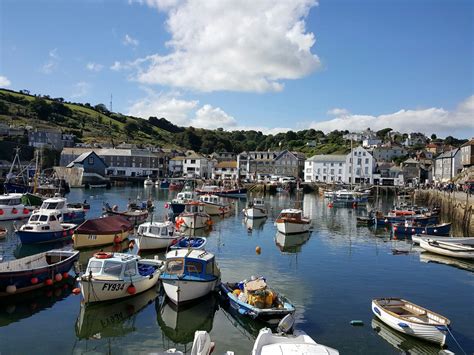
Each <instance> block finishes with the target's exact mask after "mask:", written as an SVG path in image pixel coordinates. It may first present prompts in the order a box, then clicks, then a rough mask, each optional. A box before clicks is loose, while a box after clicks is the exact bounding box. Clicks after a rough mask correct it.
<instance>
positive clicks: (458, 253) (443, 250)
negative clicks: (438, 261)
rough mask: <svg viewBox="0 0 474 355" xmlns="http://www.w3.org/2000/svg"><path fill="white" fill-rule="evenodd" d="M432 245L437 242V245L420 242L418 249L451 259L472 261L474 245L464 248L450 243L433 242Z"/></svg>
mask: <svg viewBox="0 0 474 355" xmlns="http://www.w3.org/2000/svg"><path fill="white" fill-rule="evenodd" d="M433 242H434V243H437V242H438V245H435V244H433V243H432V242H429V241H428V240H424V239H422V240H420V247H421V248H423V249H425V250H426V251H429V252H431V253H435V254H441V255H445V256H450V257H453V258H461V259H474V245H472V244H471V247H470V248H469V249H468V247H464V246H462V245H457V243H452V242H448V241H446V242H445V241H433Z"/></svg>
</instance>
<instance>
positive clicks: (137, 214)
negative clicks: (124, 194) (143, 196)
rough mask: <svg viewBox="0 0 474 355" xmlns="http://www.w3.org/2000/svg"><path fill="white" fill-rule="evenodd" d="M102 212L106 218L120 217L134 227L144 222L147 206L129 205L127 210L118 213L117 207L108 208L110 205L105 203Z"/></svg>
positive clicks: (146, 216) (146, 215)
mask: <svg viewBox="0 0 474 355" xmlns="http://www.w3.org/2000/svg"><path fill="white" fill-rule="evenodd" d="M104 212H105V214H106V215H107V216H122V217H124V218H126V219H127V220H129V221H130V222H131V223H132V224H133V225H135V226H136V225H139V224H140V223H142V222H145V221H146V220H147V218H148V214H149V212H148V207H147V206H142V207H140V206H137V205H136V204H130V205H129V208H128V209H127V210H125V211H119V210H118V206H117V205H114V206H112V207H110V205H109V204H108V203H106V204H105V205H104Z"/></svg>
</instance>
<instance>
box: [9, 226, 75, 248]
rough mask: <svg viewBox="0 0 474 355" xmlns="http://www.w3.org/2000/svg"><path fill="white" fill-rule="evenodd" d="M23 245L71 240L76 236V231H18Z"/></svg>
mask: <svg viewBox="0 0 474 355" xmlns="http://www.w3.org/2000/svg"><path fill="white" fill-rule="evenodd" d="M16 234H17V235H18V237H19V238H20V241H21V244H38V243H51V242H57V241H61V240H65V239H69V238H71V237H72V235H73V234H74V229H68V230H64V231H58V232H31V231H17V232H16Z"/></svg>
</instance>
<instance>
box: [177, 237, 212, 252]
mask: <svg viewBox="0 0 474 355" xmlns="http://www.w3.org/2000/svg"><path fill="white" fill-rule="evenodd" d="M206 243H207V238H205V237H183V238H180V239H175V241H174V242H173V243H172V245H171V249H204V247H205V246H206Z"/></svg>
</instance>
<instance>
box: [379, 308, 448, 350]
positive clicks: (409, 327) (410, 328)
mask: <svg viewBox="0 0 474 355" xmlns="http://www.w3.org/2000/svg"><path fill="white" fill-rule="evenodd" d="M376 309H377V310H379V312H380V314H379V313H378V312H377V311H376ZM372 312H373V313H374V314H375V316H377V318H379V319H380V320H381V321H382V322H384V323H385V324H386V325H388V326H389V327H390V328H393V329H395V330H397V331H399V332H401V333H404V334H408V335H411V336H414V337H417V338H421V339H424V340H428V341H431V342H434V343H438V344H440V345H441V346H443V345H444V343H445V341H446V332H443V331H441V330H438V328H436V326H435V325H429V324H422V323H415V322H411V321H410V320H409V319H408V318H406V319H400V318H397V317H395V316H392V315H391V314H389V313H388V312H386V311H385V310H384V309H383V307H380V306H378V305H377V304H376V303H374V302H372ZM400 324H405V325H406V326H400Z"/></svg>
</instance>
